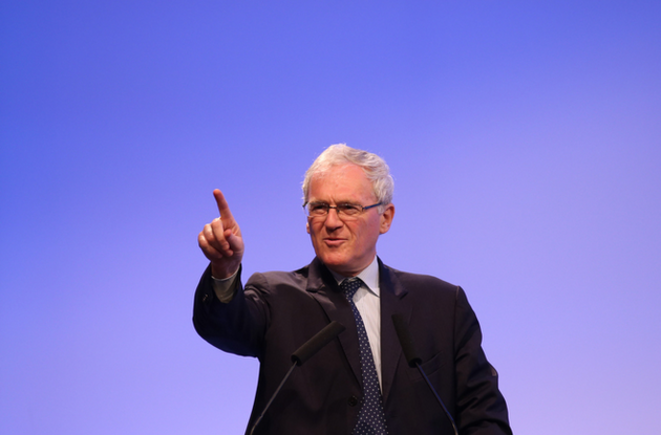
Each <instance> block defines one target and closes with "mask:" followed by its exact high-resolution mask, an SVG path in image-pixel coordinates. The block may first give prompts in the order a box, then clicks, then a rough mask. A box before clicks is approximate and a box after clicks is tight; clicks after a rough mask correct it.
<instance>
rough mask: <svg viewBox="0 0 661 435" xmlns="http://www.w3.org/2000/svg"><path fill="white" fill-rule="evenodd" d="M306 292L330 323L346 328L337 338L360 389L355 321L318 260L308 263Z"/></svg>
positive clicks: (337, 287) (345, 302) (325, 269)
mask: <svg viewBox="0 0 661 435" xmlns="http://www.w3.org/2000/svg"><path fill="white" fill-rule="evenodd" d="M306 290H307V291H308V292H309V293H310V294H311V295H312V297H314V298H315V299H316V300H317V302H318V303H319V305H321V308H322V309H323V310H324V311H325V312H326V315H327V316H328V318H329V319H330V321H331V322H332V321H333V320H335V321H337V322H339V323H340V324H342V325H344V327H345V328H346V330H345V331H344V332H342V333H340V335H338V337H337V338H338V339H339V340H340V344H341V345H342V350H343V351H344V354H345V356H346V359H347V362H348V364H349V366H350V367H351V370H352V371H353V374H354V377H355V378H356V382H357V383H358V384H359V385H360V388H361V389H362V388H363V380H362V376H361V371H360V347H359V344H358V332H357V330H356V319H355V318H354V317H353V313H352V311H351V306H350V305H349V302H348V301H347V300H346V298H345V297H344V295H343V294H342V292H341V291H340V288H339V286H338V285H337V282H336V281H335V278H333V275H331V273H330V272H329V271H328V269H327V268H326V266H324V265H323V263H322V262H321V261H320V260H319V259H318V258H315V259H314V260H313V261H312V263H310V269H309V274H308V284H307V288H306Z"/></svg>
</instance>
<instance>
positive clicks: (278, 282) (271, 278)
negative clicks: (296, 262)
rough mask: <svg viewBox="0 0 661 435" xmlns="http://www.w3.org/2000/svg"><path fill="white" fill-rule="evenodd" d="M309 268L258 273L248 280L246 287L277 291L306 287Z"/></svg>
mask: <svg viewBox="0 0 661 435" xmlns="http://www.w3.org/2000/svg"><path fill="white" fill-rule="evenodd" d="M308 271H309V266H305V267H302V268H300V269H298V270H294V271H290V272H286V271H279V270H278V271H269V272H256V273H254V274H252V276H251V277H250V278H249V279H248V282H247V283H246V287H261V288H271V289H276V288H278V287H280V286H286V287H299V288H300V287H304V286H305V283H306V282H307V279H308Z"/></svg>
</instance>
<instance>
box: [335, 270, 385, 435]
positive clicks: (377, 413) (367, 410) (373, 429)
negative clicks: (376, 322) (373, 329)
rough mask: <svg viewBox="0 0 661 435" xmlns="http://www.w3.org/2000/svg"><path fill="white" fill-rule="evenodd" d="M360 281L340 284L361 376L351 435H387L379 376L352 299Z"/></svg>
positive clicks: (354, 280)
mask: <svg viewBox="0 0 661 435" xmlns="http://www.w3.org/2000/svg"><path fill="white" fill-rule="evenodd" d="M361 284H362V281H361V280H360V279H358V278H355V279H345V280H344V281H342V283H341V284H340V288H341V289H342V291H343V292H344V295H345V296H346V298H347V300H348V301H349V304H350V305H351V310H352V311H353V316H354V317H355V318H356V329H357V330H358V344H360V369H361V371H362V376H363V403H362V404H361V407H360V412H359V413H358V423H357V424H356V427H355V428H354V429H353V432H352V434H353V435H387V433H388V431H387V430H386V418H385V415H384V414H383V403H382V397H381V388H380V387H379V378H378V376H377V374H376V367H375V366H374V358H373V357H372V351H371V350H370V342H369V339H368V338H367V331H366V330H365V324H364V323H363V318H362V317H361V316H360V312H359V311H358V308H356V304H355V303H354V301H353V297H354V295H355V294H356V291H358V289H359V288H360V286H361Z"/></svg>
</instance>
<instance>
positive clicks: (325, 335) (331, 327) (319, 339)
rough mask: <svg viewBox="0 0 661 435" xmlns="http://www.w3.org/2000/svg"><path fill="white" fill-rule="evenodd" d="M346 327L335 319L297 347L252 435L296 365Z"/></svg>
mask: <svg viewBox="0 0 661 435" xmlns="http://www.w3.org/2000/svg"><path fill="white" fill-rule="evenodd" d="M344 329H345V328H344V325H342V324H341V323H338V322H336V321H335V320H333V321H332V322H331V323H329V324H328V325H326V326H325V327H324V329H322V330H321V331H319V332H317V333H316V334H315V336H314V337H312V338H311V339H309V340H308V341H306V342H305V343H303V345H302V346H301V347H299V348H298V349H296V352H294V353H293V354H292V355H291V360H292V363H293V364H292V366H291V367H290V368H289V371H288V372H287V374H286V375H285V377H284V378H283V379H282V381H281V382H280V385H278V388H276V389H275V392H274V393H273V395H272V396H271V398H270V399H269V401H268V403H267V404H266V406H265V407H264V410H263V411H262V413H261V414H259V417H257V420H255V424H253V425H252V429H251V430H250V435H252V433H253V432H254V431H255V428H256V427H257V425H258V424H259V422H260V421H262V418H263V417H264V415H265V414H266V411H267V410H268V409H269V407H270V406H271V403H273V400H274V399H275V397H276V396H277V395H278V393H279V392H280V390H281V389H282V386H283V385H284V384H285V381H286V380H287V379H289V375H291V373H292V372H293V371H294V368H295V367H296V366H300V365H303V363H304V362H306V361H307V360H309V359H310V358H311V357H312V356H314V354H316V353H317V352H319V351H320V350H321V348H322V347H324V346H326V345H327V344H328V343H330V342H331V341H333V339H334V338H335V337H337V336H338V334H339V333H340V332H342V331H344Z"/></svg>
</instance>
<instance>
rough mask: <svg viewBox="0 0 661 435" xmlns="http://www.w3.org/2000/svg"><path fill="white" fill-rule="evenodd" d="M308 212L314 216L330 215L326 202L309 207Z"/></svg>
mask: <svg viewBox="0 0 661 435" xmlns="http://www.w3.org/2000/svg"><path fill="white" fill-rule="evenodd" d="M308 210H309V211H310V214H313V215H324V214H326V213H328V204H326V203H325V202H313V203H310V204H309V205H308Z"/></svg>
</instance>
